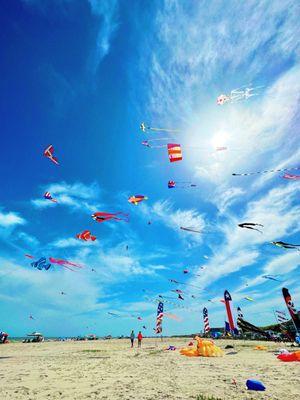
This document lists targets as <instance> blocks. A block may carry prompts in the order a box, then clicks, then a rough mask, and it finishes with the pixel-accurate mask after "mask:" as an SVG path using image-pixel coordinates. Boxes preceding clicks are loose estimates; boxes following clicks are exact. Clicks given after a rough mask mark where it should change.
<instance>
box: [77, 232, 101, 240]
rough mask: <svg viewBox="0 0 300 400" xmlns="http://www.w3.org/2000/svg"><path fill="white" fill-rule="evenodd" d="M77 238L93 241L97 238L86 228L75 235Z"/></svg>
mask: <svg viewBox="0 0 300 400" xmlns="http://www.w3.org/2000/svg"><path fill="white" fill-rule="evenodd" d="M76 237H77V239H80V240H84V241H85V242H88V241H92V242H94V241H95V240H96V239H97V238H96V236H93V235H92V234H91V232H90V231H88V230H86V231H83V232H81V233H78V234H77V235H76Z"/></svg>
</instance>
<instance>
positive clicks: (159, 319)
mask: <svg viewBox="0 0 300 400" xmlns="http://www.w3.org/2000/svg"><path fill="white" fill-rule="evenodd" d="M163 316H164V303H162V302H161V301H160V302H159V303H158V306H157V316H156V333H157V334H159V333H162V320H163Z"/></svg>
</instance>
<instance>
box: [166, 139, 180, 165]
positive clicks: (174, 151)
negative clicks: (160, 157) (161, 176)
mask: <svg viewBox="0 0 300 400" xmlns="http://www.w3.org/2000/svg"><path fill="white" fill-rule="evenodd" d="M167 147H168V155H169V160H170V162H175V161H181V160H182V152H181V146H180V144H175V143H168V145H167Z"/></svg>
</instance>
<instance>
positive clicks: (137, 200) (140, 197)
mask: <svg viewBox="0 0 300 400" xmlns="http://www.w3.org/2000/svg"><path fill="white" fill-rule="evenodd" d="M144 200H148V197H146V196H143V195H142V194H136V195H134V196H130V197H129V199H128V201H129V203H131V204H134V205H136V206H137V205H138V204H139V203H141V202H142V201H144Z"/></svg>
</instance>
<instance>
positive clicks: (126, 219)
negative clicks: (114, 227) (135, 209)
mask: <svg viewBox="0 0 300 400" xmlns="http://www.w3.org/2000/svg"><path fill="white" fill-rule="evenodd" d="M116 215H122V216H123V217H124V218H118V217H116V219H117V220H118V221H125V222H129V214H125V213H123V212H122V211H120V212H117V213H116Z"/></svg>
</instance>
